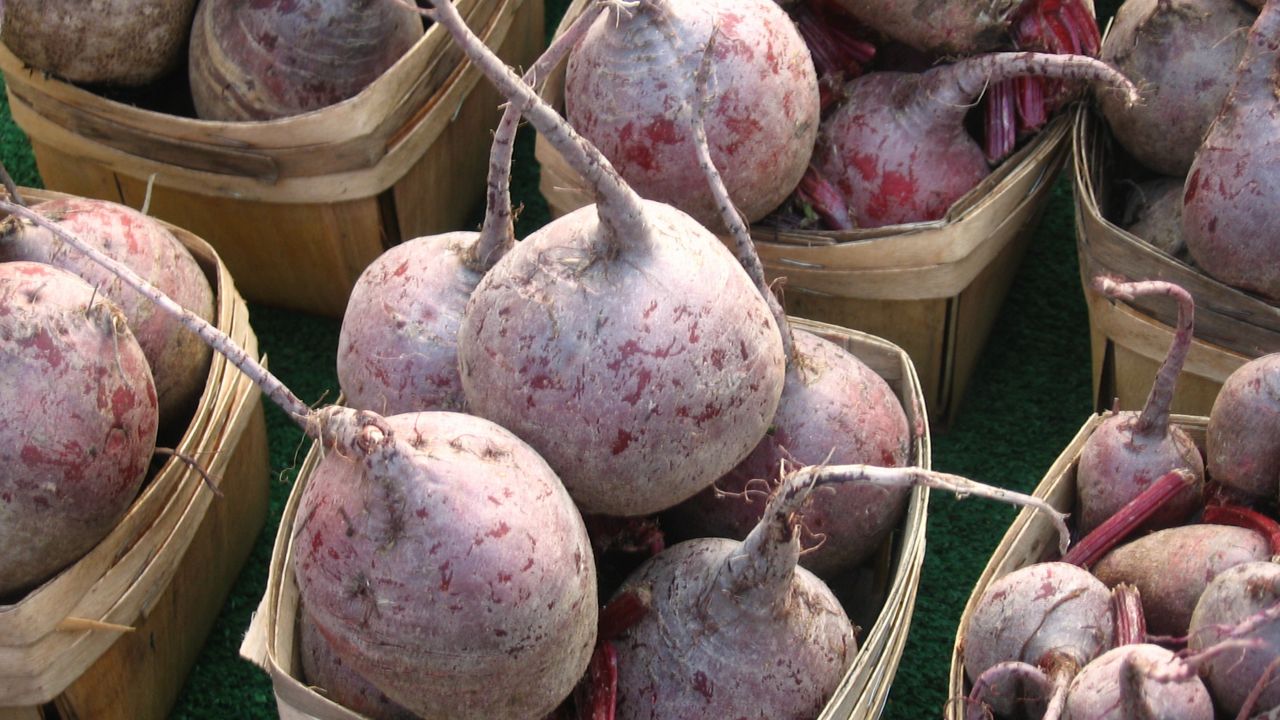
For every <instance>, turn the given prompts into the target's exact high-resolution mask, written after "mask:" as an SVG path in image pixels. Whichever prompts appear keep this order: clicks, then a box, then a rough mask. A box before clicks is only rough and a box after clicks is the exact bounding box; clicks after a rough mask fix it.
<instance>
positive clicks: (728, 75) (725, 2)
mask: <svg viewBox="0 0 1280 720" xmlns="http://www.w3.org/2000/svg"><path fill="white" fill-rule="evenodd" d="M713 27H715V29H716V39H715V42H716V49H715V58H714V63H713V72H712V75H711V78H710V81H709V93H708V94H709V100H708V102H709V110H708V112H707V116H706V119H705V125H706V131H707V136H708V140H709V144H710V147H711V154H712V158H713V160H714V162H715V165H716V167H718V168H719V169H720V171H721V172H722V173H723V175H724V178H725V183H726V185H727V186H728V187H729V193H730V195H731V196H732V198H733V201H734V205H735V206H737V208H738V209H739V210H740V211H741V212H742V213H743V215H745V216H746V218H747V221H748V222H753V221H755V220H758V219H760V218H762V217H764V216H765V215H766V214H768V213H769V212H771V211H772V210H774V209H775V208H777V207H778V206H779V205H781V204H782V202H783V201H784V200H785V199H786V198H787V196H788V195H790V193H791V191H792V190H793V189H794V188H795V187H796V185H797V184H799V182H800V178H801V176H802V175H803V174H804V171H805V167H806V166H807V164H808V162H809V156H810V155H811V153H812V152H813V141H814V137H815V135H816V133H817V131H818V119H819V118H818V113H819V109H818V82H817V73H816V70H815V69H814V65H813V60H812V58H811V57H810V55H809V51H808V48H807V47H806V46H805V43H804V40H803V38H801V36H800V34H799V32H798V31H797V30H796V28H795V26H794V24H793V23H792V22H791V20H790V18H788V16H787V14H786V13H785V12H784V11H783V10H782V9H781V8H779V7H778V5H777V4H776V3H775V2H773V0H642V2H641V3H640V5H639V7H637V8H634V9H630V10H627V11H623V12H611V13H608V14H607V15H606V16H605V17H603V18H600V19H599V20H597V21H596V23H595V26H594V27H593V28H592V30H591V32H590V33H589V34H588V35H587V37H586V38H585V39H584V40H583V42H582V43H581V44H580V45H579V46H578V47H577V48H576V49H575V50H574V52H573V53H572V54H570V56H569V65H568V74H567V76H566V79H565V114H566V117H567V118H568V120H569V122H570V124H572V125H573V127H574V128H575V129H576V130H577V131H578V132H579V133H581V134H582V135H583V136H584V137H586V138H587V139H588V140H589V141H591V142H592V143H594V144H595V145H596V146H597V147H599V149H600V151H601V152H602V153H603V154H604V155H605V157H607V158H608V159H609V161H610V162H611V163H613V165H614V166H615V167H616V168H617V170H618V172H619V173H620V174H621V175H622V177H623V178H624V179H626V181H627V182H628V183H629V184H631V186H632V187H634V188H635V190H636V192H638V193H639V194H640V195H641V196H642V197H644V198H647V199H650V200H657V201H660V202H665V203H669V204H671V205H675V206H676V207H678V208H680V209H681V210H684V211H685V212H687V213H689V214H690V215H692V216H693V217H694V218H695V219H696V220H698V222H700V223H701V224H703V225H706V226H708V227H711V228H719V227H720V218H719V215H718V214H717V211H716V206H715V202H714V200H713V199H712V197H711V194H710V193H709V192H708V190H707V187H706V182H705V181H704V180H703V177H702V175H701V174H700V173H699V172H698V165H697V162H696V160H695V154H694V147H693V134H692V130H691V128H690V112H691V110H692V109H693V107H694V103H695V99H694V92H693V88H694V75H695V71H696V70H697V68H698V66H699V62H700V60H701V56H702V52H703V48H704V47H705V46H706V44H707V41H708V39H710V37H711V32H712V28H713Z"/></svg>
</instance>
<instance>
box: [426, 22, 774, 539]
mask: <svg viewBox="0 0 1280 720" xmlns="http://www.w3.org/2000/svg"><path fill="white" fill-rule="evenodd" d="M426 12H428V13H429V15H430V16H432V17H433V19H435V20H437V21H438V22H439V23H440V24H441V25H443V26H445V27H446V29H448V30H449V32H450V33H453V34H455V37H456V38H458V40H459V42H460V44H461V45H462V47H463V49H464V51H465V52H466V53H467V55H468V57H470V58H471V60H472V62H473V63H475V64H476V66H477V67H479V68H480V69H481V70H482V71H483V72H484V73H485V74H486V75H487V76H488V77H489V78H490V79H491V80H492V81H494V82H495V84H497V85H498V86H499V90H500V91H501V92H502V94H503V95H504V96H506V97H508V98H510V99H511V102H512V103H513V104H514V105H517V106H519V108H520V110H521V112H522V113H524V114H525V116H526V117H527V118H529V120H530V122H531V123H532V124H533V126H534V127H535V128H537V129H538V131H539V132H541V133H542V134H543V135H544V136H545V137H546V138H547V139H548V141H549V142H551V144H552V145H553V146H554V147H556V149H557V150H559V151H560V152H561V154H562V155H564V156H565V158H566V160H567V161H568V162H569V163H570V164H571V165H573V166H574V167H575V169H576V170H577V171H578V172H579V173H580V174H581V175H582V176H583V177H584V178H585V179H586V181H587V183H588V184H589V185H590V186H591V187H592V188H593V190H594V191H595V192H596V196H597V204H596V205H592V206H588V207H585V208H581V209H579V210H577V211H575V212H573V213H570V214H569V215H566V216H564V217H562V218H560V219H558V220H556V221H553V222H552V223H550V224H548V225H546V226H545V227H543V228H542V229H541V230H539V231H538V232H536V233H534V234H533V235H530V236H529V237H528V238H526V239H525V240H524V241H523V242H521V243H519V244H518V245H517V246H516V247H515V248H513V249H512V250H511V251H510V252H508V253H507V254H506V255H505V256H503V258H502V259H501V260H499V261H498V263H497V264H496V265H495V266H494V267H493V269H492V270H490V271H489V273H488V274H487V275H485V277H484V279H483V280H481V282H480V284H479V286H477V288H476V290H475V292H474V293H473V294H472V297H471V302H470V303H469V304H468V306H467V310H466V314H465V317H464V318H463V324H462V327H461V329H460V331H459V335H458V359H459V366H460V368H461V372H462V383H463V388H464V391H465V393H466V397H467V402H468V405H469V407H470V408H471V410H472V411H473V412H475V413H477V414H479V415H481V416H483V417H487V418H490V419H491V420H494V421H495V422H497V423H499V424H500V425H502V426H504V427H507V428H510V429H511V430H512V431H513V432H515V433H516V434H517V435H518V436H520V437H521V438H523V439H525V440H526V441H527V442H529V443H530V444H531V445H533V446H534V447H535V448H536V449H537V450H538V452H539V453H541V454H542V456H543V457H545V458H546V459H547V461H548V462H549V463H550V464H551V466H552V467H553V468H555V469H556V470H557V472H558V473H559V474H560V476H561V479H562V480H563V481H564V483H565V485H566V487H568V488H569V491H570V493H571V494H572V495H573V497H574V500H575V501H576V502H577V503H578V505H579V507H581V508H582V510H583V511H584V512H587V513H600V514H609V515H625V516H632V515H646V514H650V513H653V512H657V511H660V510H663V509H666V508H668V507H671V506H672V505H675V504H676V503H678V502H680V501H682V500H685V499H687V498H688V497H691V496H692V495H694V494H695V493H697V492H698V491H700V490H702V489H703V488H705V487H707V486H709V485H710V484H711V483H712V482H714V481H715V479H716V478H717V477H719V476H720V475H722V474H724V473H725V472H727V471H728V470H729V469H730V468H732V467H733V466H734V465H736V464H737V463H738V462H739V461H740V460H741V459H742V458H743V457H745V456H746V455H747V453H749V452H750V451H751V449H752V448H753V447H754V446H755V445H756V444H757V443H758V442H759V441H760V438H762V437H764V434H765V431H766V430H767V429H768V425H769V422H770V421H771V419H772V418H773V414H774V411H775V410H776V408H777V404H778V398H779V396H780V395H781V392H782V384H783V373H784V357H783V350H782V342H781V338H780V334H779V329H778V327H777V324H776V323H775V321H774V319H773V316H772V314H771V312H770V309H769V307H768V305H767V304H766V303H765V301H764V300H763V299H762V298H761V297H760V295H759V293H758V292H756V290H755V288H754V287H753V286H752V284H751V280H750V278H748V277H747V275H746V273H745V272H744V271H743V270H742V268H741V267H740V266H739V265H738V263H737V262H736V260H735V259H734V257H733V256H732V255H731V254H730V253H729V251H728V250H727V249H726V248H725V247H724V245H723V244H722V243H721V242H720V241H719V240H718V239H717V238H716V237H715V235H713V234H711V233H710V232H709V231H707V230H706V229H705V228H702V227H701V226H700V225H698V224H697V222H696V221H694V220H693V219H692V218H690V217H689V216H688V215H686V214H684V213H682V212H680V211H678V210H676V209H675V208H672V207H670V206H668V205H664V204H661V203H656V202H652V201H645V200H641V199H640V198H639V196H637V195H636V194H635V192H634V191H632V190H631V189H630V187H628V186H627V185H626V184H625V183H624V182H623V181H622V179H621V178H620V177H618V175H617V173H616V172H615V171H614V170H613V168H612V166H611V165H609V163H608V161H607V160H605V159H604V158H603V157H602V156H601V155H600V154H599V153H598V151H596V150H595V148H594V147H592V146H590V144H589V143H586V142H585V141H583V140H582V139H581V137H579V136H578V135H577V134H576V133H574V132H573V130H572V129H571V128H570V127H569V126H568V125H567V124H566V123H564V121H563V119H562V118H560V117H559V116H558V115H556V114H555V112H554V111H553V110H551V109H550V107H548V106H547V105H546V104H545V103H544V102H542V100H541V99H540V98H538V97H537V95H535V94H534V93H533V92H532V91H530V90H529V88H528V87H527V86H525V85H523V84H522V83H519V82H518V79H517V78H516V77H515V76H514V74H513V73H511V72H510V70H509V69H507V68H506V67H505V66H503V65H502V63H501V61H500V60H498V59H497V58H496V57H494V56H493V55H492V54H491V53H489V52H488V51H487V50H486V49H485V48H484V47H483V45H482V44H481V43H479V41H478V40H477V39H476V38H475V36H474V35H473V34H471V33H470V31H469V30H467V29H466V26H465V25H464V24H463V23H462V22H461V20H460V18H458V17H457V12H456V10H455V9H454V8H453V7H452V5H451V4H449V3H447V2H437V3H434V4H433V8H432V9H431V10H429V11H426Z"/></svg>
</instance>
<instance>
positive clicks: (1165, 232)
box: [1121, 177, 1187, 259]
mask: <svg viewBox="0 0 1280 720" xmlns="http://www.w3.org/2000/svg"><path fill="white" fill-rule="evenodd" d="M1184 182H1185V179H1184V178H1180V177H1179V178H1171V177H1160V178H1155V179H1152V180H1147V181H1145V182H1141V183H1138V185H1137V186H1136V187H1135V188H1134V190H1133V194H1132V195H1130V199H1129V202H1128V204H1127V206H1126V209H1125V217H1124V218H1123V219H1122V221H1121V222H1122V225H1123V226H1124V229H1126V230H1128V231H1129V232H1131V233H1133V234H1134V235H1137V236H1138V237H1139V238H1141V239H1142V240H1145V241H1146V242H1147V243H1148V244H1149V245H1151V246H1152V247H1155V248H1156V249H1158V250H1160V251H1162V252H1164V253H1165V254H1167V255H1170V256H1173V257H1176V258H1179V259H1183V258H1185V256H1186V254H1187V243H1186V241H1184V240H1183V239H1182V185H1183V183H1184Z"/></svg>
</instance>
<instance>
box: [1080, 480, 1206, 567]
mask: <svg viewBox="0 0 1280 720" xmlns="http://www.w3.org/2000/svg"><path fill="white" fill-rule="evenodd" d="M1195 482H1196V478H1195V476H1194V475H1192V474H1191V472H1189V471H1187V470H1182V469H1179V470H1174V471H1172V472H1169V473H1165V474H1164V475H1162V476H1161V477H1160V479H1159V480H1156V481H1155V482H1153V483H1151V484H1150V485H1148V486H1147V489H1145V490H1143V491H1142V492H1141V493H1138V495H1137V497H1135V498H1134V499H1132V500H1130V501H1129V502H1128V503H1126V504H1125V506H1124V507H1122V508H1120V510H1118V511H1117V512H1116V514H1114V515H1112V516H1111V517H1109V518H1107V519H1106V520H1105V521H1103V523H1102V524H1101V525H1099V526H1098V527H1096V528H1094V529H1093V531H1092V532H1090V533H1089V534H1088V535H1085V536H1084V537H1083V538H1081V539H1080V541H1079V542H1077V543H1076V544H1075V546H1074V547H1072V548H1071V550H1070V551H1068V552H1067V553H1066V554H1065V555H1063V556H1062V562H1065V563H1070V564H1072V565H1078V566H1079V567H1082V568H1088V567H1091V566H1092V565H1093V564H1094V563H1096V562H1098V560H1100V559H1101V558H1102V556H1103V555H1106V554H1107V553H1108V552H1109V551H1110V550H1111V548H1113V547H1115V546H1116V545H1117V544H1119V543H1120V542H1122V541H1123V540H1124V539H1125V538H1127V537H1129V535H1130V534H1132V533H1133V531H1134V530H1135V529H1137V528H1138V527H1139V526H1140V525H1142V523H1144V522H1146V521H1147V519H1148V518H1150V517H1151V516H1152V515H1154V514H1155V513H1156V511H1158V510H1159V509H1160V508H1162V507H1164V506H1165V505H1166V504H1167V503H1168V502H1169V501H1170V500H1171V499H1173V498H1174V497H1176V496H1177V495H1178V494H1179V493H1181V492H1182V491H1183V490H1185V489H1186V487H1187V486H1188V485H1194V484H1195Z"/></svg>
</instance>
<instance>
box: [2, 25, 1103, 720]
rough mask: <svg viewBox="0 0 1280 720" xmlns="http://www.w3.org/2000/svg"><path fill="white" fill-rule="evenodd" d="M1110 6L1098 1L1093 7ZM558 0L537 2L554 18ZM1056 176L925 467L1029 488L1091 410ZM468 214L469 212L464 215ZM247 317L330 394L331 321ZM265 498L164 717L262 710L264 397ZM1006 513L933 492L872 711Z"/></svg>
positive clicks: (951, 617) (268, 313)
mask: <svg viewBox="0 0 1280 720" xmlns="http://www.w3.org/2000/svg"><path fill="white" fill-rule="evenodd" d="M1116 4H1117V3H1099V5H1098V11H1099V16H1100V17H1101V18H1104V19H1105V18H1107V17H1110V15H1111V14H1112V13H1113V12H1114V7H1115V5H1116ZM566 5H567V1H566V0H547V14H548V21H547V27H548V30H549V31H550V30H551V29H553V28H554V27H555V24H556V22H557V21H558V19H559V17H560V15H561V14H562V13H563V10H564V7H565V6H566ZM516 152H517V155H516V173H517V174H516V177H515V179H514V180H513V189H512V194H513V198H514V201H515V202H516V203H517V204H522V205H523V206H524V212H523V214H522V216H521V218H520V221H519V223H518V225H517V232H518V235H519V236H520V237H523V236H524V235H526V234H528V232H530V231H531V230H533V229H535V228H536V227H539V226H540V225H541V224H543V223H545V222H546V220H547V211H546V205H545V202H544V201H543V200H542V199H541V197H540V196H539V195H538V193H537V190H536V187H537V172H536V163H534V161H533V158H532V135H531V134H530V133H529V132H528V131H527V130H525V131H522V133H521V135H520V138H519V141H518V144H517V151H516ZM0 159H2V160H3V161H4V163H5V165H6V166H7V167H8V168H9V170H10V172H11V173H12V174H13V175H14V177H15V179H16V180H17V181H18V182H19V183H20V184H25V185H34V186H39V185H40V182H39V178H38V175H37V173H36V171H35V165H34V161H33V159H32V157H31V153H30V149H29V147H28V146H27V144H26V140H25V137H24V136H23V135H22V134H21V132H20V131H18V130H17V129H16V127H15V126H14V125H13V123H12V121H11V120H10V118H9V115H8V107H7V105H5V106H4V109H3V115H2V117H0ZM1072 212H1073V210H1072V198H1071V189H1070V185H1069V183H1068V182H1067V179H1066V175H1065V174H1064V175H1063V176H1062V177H1060V178H1059V179H1058V181H1057V183H1056V185H1055V187H1054V190H1053V193H1052V196H1051V199H1050V203H1049V207H1048V209H1047V211H1046V213H1045V215H1044V217H1043V219H1042V220H1041V222H1040V224H1039V226H1038V228H1037V230H1036V234H1035V237H1034V240H1033V241H1032V243H1031V247H1030V249H1029V251H1028V254H1027V256H1026V259H1025V260H1024V262H1023V264H1022V266H1021V268H1020V270H1019V271H1018V274H1017V276H1016V278H1015V280H1014V283H1013V286H1012V288H1011V290H1010V293H1009V296H1008V299H1007V300H1006V302H1005V304H1004V307H1003V309H1002V311H1001V314H1000V316H999V318H998V319H997V322H996V325H995V328H994V330H993V333H992V336H991V338H990V341H989V343H988V346H987V348H986V350H985V351H984V353H983V358H982V362H981V364H980V366H979V369H978V371H977V373H976V375H975V377H974V379H973V381H972V383H971V384H970V387H969V390H968V394H967V397H966V398H965V399H964V401H963V404H962V406H961V410H960V413H959V416H958V417H957V419H956V421H955V423H954V424H953V425H952V426H951V428H949V430H948V431H947V432H946V433H945V434H935V435H934V438H933V467H934V468H936V469H938V470H943V471H946V472H953V473H958V474H961V475H965V476H968V477H971V478H974V479H976V480H981V481H984V482H988V483H993V484H997V485H1002V486H1005V487H1009V488H1013V489H1017V490H1021V491H1030V490H1031V489H1032V488H1033V487H1034V486H1035V484H1036V483H1037V482H1038V481H1039V480H1040V478H1041V476H1042V475H1043V473H1044V472H1045V470H1046V469H1047V468H1048V467H1049V465H1050V464H1051V463H1052V461H1053V460H1054V458H1056V457H1057V455H1058V454H1059V452H1060V451H1061V449H1062V448H1063V447H1065V445H1066V444H1067V443H1068V442H1069V441H1070V440H1071V438H1072V437H1074V435H1075V433H1076V431H1077V430H1078V429H1079V427H1080V426H1081V425H1082V424H1083V423H1084V422H1085V421H1086V419H1087V418H1088V417H1089V415H1090V413H1091V409H1092V408H1091V398H1090V370H1089V335H1088V320H1087V316H1086V312H1085V306H1084V300H1083V297H1082V295H1081V290H1080V287H1079V284H1080V283H1079V275H1078V266H1077V260H1076V255H1075V241H1074V227H1073V220H1072V217H1073V215H1072ZM477 222H478V219H477ZM249 309H250V320H251V323H252V325H253V328H254V330H255V332H256V334H257V336H258V340H259V344H260V349H261V351H262V352H263V353H265V354H267V355H268V356H269V358H270V363H271V368H272V370H273V371H274V372H275V373H276V374H277V375H278V376H279V377H280V378H281V379H282V380H283V381H284V382H285V383H286V384H287V385H288V386H289V387H291V388H292V389H293V390H294V392H295V393H297V394H298V396H299V397H301V398H302V399H303V400H305V401H308V402H313V403H314V402H320V401H323V400H332V399H333V398H334V397H336V395H337V392H338V385H337V379H336V374H335V371H334V369H333V364H334V357H335V354H336V348H337V334H338V329H339V326H340V325H339V321H338V320H335V319H331V318H321V317H316V316H312V315H307V314H304V313H298V312H293V311H289V310H283V309H279V308H273V307H268V306H265V305H261V304H258V303H253V302H250V303H249ZM267 422H268V437H269V442H270V457H271V478H272V479H271V484H272V486H271V498H272V499H271V508H270V512H269V517H268V522H267V527H266V528H265V529H264V531H263V532H262V534H261V536H260V537H259V538H258V540H257V543H256V544H255V546H254V550H253V552H252V555H251V556H250V558H249V561H248V563H247V565H246V567H245V569H244V571H243V572H242V573H241V575H240V577H239V579H238V581H237V582H236V585H235V586H234V588H233V589H232V591H231V595H230V597H229V598H228V600H227V603H226V605H225V607H224V608H223V610H222V613H221V615H220V616H219V618H218V621H217V624H216V625H215V627H214V628H213V631H212V632H211V634H210V636H209V638H208V639H207V641H206V644H205V646H204V649H203V651H202V653H201V655H200V657H199V659H198V661H197V664H196V666H195V668H194V669H193V670H192V672H191V675H190V678H189V680H188V682H187V684H186V686H185V688H184V690H183V692H182V694H181V696H180V697H179V699H178V701H177V704H176V706H175V707H174V710H173V713H172V717H174V718H273V717H276V707H275V699H274V695H273V693H272V689H271V683H270V680H269V678H268V677H267V675H266V674H265V673H264V672H263V671H261V670H260V669H258V668H257V667H255V666H253V665H251V664H249V663H248V662H246V661H244V660H242V659H241V658H240V657H239V654H238V649H239V645H240V641H241V639H242V637H243V635H244V632H245V629H246V628H247V627H248V623H249V619H250V616H251V613H252V612H253V611H254V610H255V609H256V607H257V604H258V601H259V599H260V598H261V595H262V592H263V589H264V588H265V585H266V576H267V567H268V563H269V561H270V553H271V546H272V544H273V542H274V535H275V531H276V528H277V526H278V523H279V518H280V512H281V509H282V507H283V505H284V501H285V498H286V497H287V495H288V492H289V489H290V487H291V484H292V482H293V480H294V477H295V472H296V468H297V466H298V465H299V464H300V462H301V459H302V457H303V455H304V454H305V452H306V448H307V446H306V444H305V443H304V438H303V436H302V433H301V431H300V430H299V429H298V428H297V426H295V425H294V424H293V423H292V422H291V421H290V420H288V419H287V418H286V417H285V416H284V414H283V413H282V412H281V411H279V410H278V409H276V408H275V407H274V406H270V405H268V406H267ZM1015 514H1016V511H1015V510H1014V509H1013V508H1009V507H1004V506H999V505H995V504H992V503H990V502H987V501H983V500H979V499H969V500H963V501H958V500H956V499H954V498H953V497H951V496H948V495H944V494H942V493H934V494H933V495H932V500H931V501H930V505H929V519H928V526H927V538H928V540H927V542H928V544H927V552H926V557H925V563H924V569H923V575H922V578H921V581H920V586H919V592H918V594H917V602H916V606H915V614H914V618H913V620H912V624H911V628H910V632H909V635H908V640H907V645H906V650H905V653H904V656H903V659H902V662H901V665H900V668H899V670H898V674H897V676H896V679H895V682H894V685H893V689H892V691H891V693H890V696H889V700H888V704H887V706H886V708H885V714H884V717H885V718H889V719H891V720H904V719H906V718H925V717H939V716H940V715H941V713H942V708H943V706H944V704H945V703H946V701H947V697H946V695H947V672H948V667H949V663H950V654H951V647H952V643H953V641H954V638H955V628H956V626H957V624H958V622H959V618H960V612H961V610H962V608H963V606H964V604H965V602H966V601H967V599H968V596H969V593H970V591H971V590H972V588H973V584H974V582H975V581H976V579H977V577H978V575H979V574H980V573H981V571H982V568H983V567H984V565H985V564H986V562H987V559H988V557H989V556H990V553H991V551H992V550H993V549H994V548H995V547H996V545H997V544H998V542H999V540H1000V538H1001V536H1002V535H1003V533H1004V531H1005V529H1006V527H1007V526H1008V524H1009V522H1010V521H1011V520H1012V519H1013V517H1014V515H1015Z"/></svg>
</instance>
